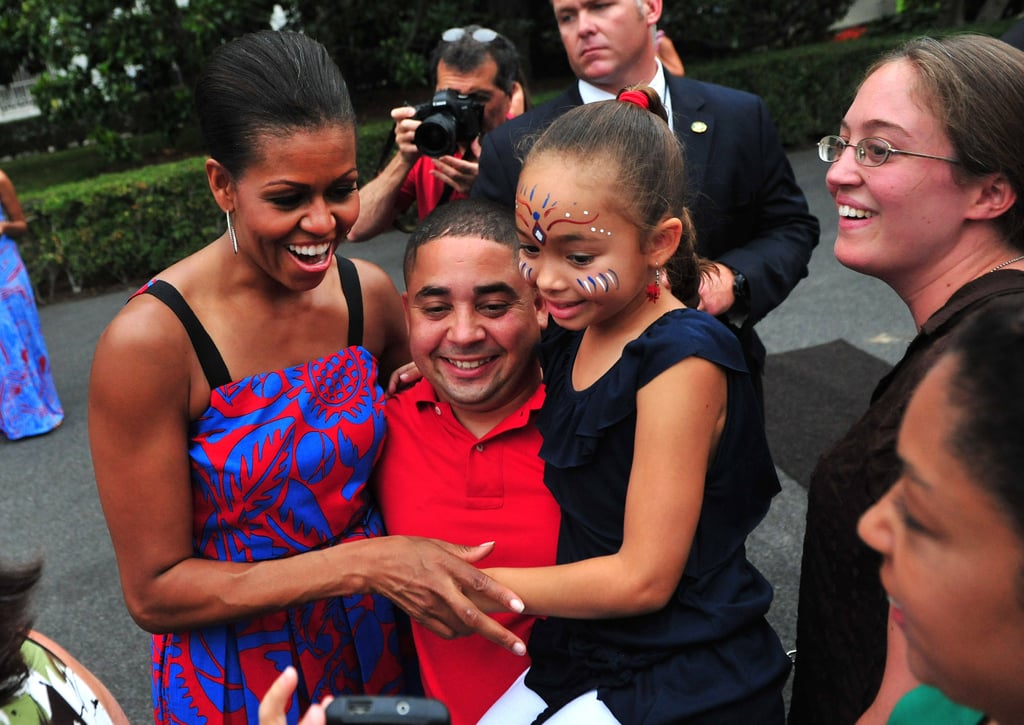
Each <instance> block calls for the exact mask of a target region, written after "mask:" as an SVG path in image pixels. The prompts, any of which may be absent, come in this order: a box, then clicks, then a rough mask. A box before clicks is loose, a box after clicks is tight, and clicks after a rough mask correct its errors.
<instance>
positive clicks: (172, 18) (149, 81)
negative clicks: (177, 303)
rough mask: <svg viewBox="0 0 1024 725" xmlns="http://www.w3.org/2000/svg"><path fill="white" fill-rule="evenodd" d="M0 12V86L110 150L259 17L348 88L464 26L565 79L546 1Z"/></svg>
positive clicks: (704, 40) (726, 0)
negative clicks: (23, 88) (307, 47)
mask: <svg viewBox="0 0 1024 725" xmlns="http://www.w3.org/2000/svg"><path fill="white" fill-rule="evenodd" d="M903 1H904V2H905V3H907V4H920V5H929V4H931V5H942V6H946V5H958V6H963V4H964V2H967V3H968V4H970V3H972V2H973V3H975V4H978V3H980V2H983V0H958V3H949V2H942V3H936V2H934V1H931V2H930V1H929V0H903ZM992 1H995V0H992ZM1001 1H1003V2H1005V0H1001ZM851 3H852V0H694V2H687V3H685V4H684V3H680V2H671V0H669V1H668V2H666V3H665V7H664V11H663V16H662V21H661V23H660V25H661V27H662V28H664V29H665V30H667V31H668V32H669V34H670V35H671V36H672V37H673V39H674V40H675V41H676V44H677V47H679V48H680V51H681V53H682V55H683V58H684V60H685V61H688V62H689V61H694V60H699V59H705V58H711V57H720V56H728V55H735V54H739V53H744V52H749V51H751V50H756V49H763V48H785V47H792V46H795V45H800V44H804V43H807V42H815V41H819V40H822V39H823V38H826V37H828V28H829V27H830V26H831V25H832V24H833V23H834V22H835V21H837V20H838V19H840V18H841V17H842V16H843V15H844V14H845V12H846V11H847V10H848V8H849V6H850V5H851ZM0 8H2V10H3V15H2V16H0V83H3V82H6V81H8V80H9V79H10V77H11V75H12V73H13V72H14V70H16V69H17V68H18V67H19V66H20V67H27V68H29V69H31V70H34V71H40V72H41V76H40V80H39V82H38V84H37V86H36V87H35V89H34V95H35V99H36V102H37V104H38V105H39V106H40V108H41V110H42V111H43V113H44V115H45V117H46V118H47V119H48V120H49V121H50V122H52V123H54V124H62V125H69V124H70V126H69V127H75V128H81V127H84V128H85V129H86V130H87V132H88V133H89V134H90V135H91V136H92V138H94V139H96V140H99V141H101V142H102V144H103V145H104V148H107V149H108V151H109V152H110V154H111V155H112V156H117V155H124V154H126V153H128V152H129V149H128V147H127V145H126V144H125V143H124V141H123V137H122V134H123V133H124V132H130V133H139V132H147V131H160V132H162V133H164V134H165V135H167V136H168V137H169V139H171V138H173V137H174V135H175V133H176V132H177V130H178V129H180V128H181V127H182V125H183V124H184V123H185V122H186V121H187V120H188V118H189V114H190V112H191V89H192V87H193V84H194V81H195V78H196V74H197V72H198V70H199V68H200V67H201V66H202V63H203V62H204V60H205V58H206V56H207V55H208V54H209V52H210V51H211V50H212V49H213V48H215V47H216V46H217V45H218V44H219V43H221V42H224V40H226V39H228V38H232V37H235V36H237V35H239V34H241V33H244V32H247V31H253V30H258V29H261V28H266V27H269V26H270V23H271V17H277V18H278V19H279V23H278V25H277V26H276V27H285V28H289V29H296V30H302V31H304V32H307V33H309V34H310V35H311V36H313V37H315V38H317V39H318V40H320V41H321V42H323V43H324V44H325V45H326V46H327V48H328V50H329V51H330V52H331V53H332V55H333V56H334V57H335V59H336V60H337V61H338V64H339V65H340V66H341V69H342V71H343V73H344V74H345V77H346V79H347V80H348V82H349V84H350V86H351V87H352V88H353V91H354V92H355V93H359V92H360V91H364V90H368V89H382V88H391V89H401V88H417V87H423V86H425V85H426V84H427V83H428V82H429V69H428V67H427V65H428V64H427V58H428V56H429V54H430V51H431V49H432V48H433V47H434V45H435V43H436V42H437V39H438V37H439V35H440V33H441V32H442V31H443V30H444V29H445V28H448V27H451V26H454V25H467V24H470V23H479V24H481V25H487V26H489V27H492V28H494V29H496V30H498V31H500V32H502V33H504V34H505V35H507V36H508V37H509V38H511V39H512V40H513V41H514V42H515V43H516V45H517V46H518V47H519V48H520V51H521V53H522V54H523V57H524V61H525V66H526V68H527V70H528V72H529V74H530V76H531V77H532V78H534V79H540V78H545V77H551V76H564V75H567V74H568V72H569V71H568V66H567V64H566V62H565V56H564V53H563V50H562V46H561V43H560V41H559V38H558V32H557V28H556V26H555V22H554V18H553V16H552V11H551V0H334V1H333V2H322V0H277V2H276V3H275V0H130V1H128V0H0ZM275 8H276V10H275ZM407 100H410V101H417V100H420V99H415V98H409V99H407Z"/></svg>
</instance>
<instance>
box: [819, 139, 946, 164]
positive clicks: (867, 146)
mask: <svg viewBox="0 0 1024 725" xmlns="http://www.w3.org/2000/svg"><path fill="white" fill-rule="evenodd" d="M847 146H852V147H853V149H854V155H853V157H854V158H855V159H856V160H857V163H858V164H860V165H861V166H881V165H882V164H884V163H885V162H886V161H888V160H889V157H890V156H892V155H893V154H903V155H904V156H920V157H921V158H923V159H938V160H939V161H948V162H949V163H951V164H959V163H960V162H959V161H958V160H957V159H951V158H949V157H948V156H933V155H932V154H921V153H918V152H917V151H901V150H900V149H894V148H893V147H892V144H891V143H889V142H888V141H886V140H885V139H881V138H862V139H861V140H860V141H859V142H858V143H856V144H852V143H850V142H849V141H847V140H846V139H844V138H843V137H842V136H823V137H822V139H821V141H819V142H818V158H820V159H821V160H822V161H826V162H828V163H830V164H834V163H835V162H836V161H838V160H839V157H840V156H842V155H843V151H845V150H846V147H847Z"/></svg>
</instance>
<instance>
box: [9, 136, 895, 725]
mask: <svg viewBox="0 0 1024 725" xmlns="http://www.w3.org/2000/svg"><path fill="white" fill-rule="evenodd" d="M791 159H792V161H793V164H794V167H795V169H796V171H797V176H798V178H799V179H800V180H801V183H802V185H803V187H804V189H805V191H806V192H807V194H808V197H809V200H810V203H811V207H812V211H813V212H814V213H815V214H817V215H818V217H819V219H821V224H822V229H823V234H822V241H821V244H820V246H819V247H818V249H817V250H816V252H815V255H814V258H813V260H812V262H811V274H810V277H809V278H808V279H806V280H804V281H803V282H801V283H800V285H799V286H798V287H797V289H796V290H795V291H794V293H793V294H792V295H791V297H790V298H789V299H788V300H787V301H786V302H785V303H784V304H783V305H782V306H781V307H780V308H779V309H778V310H776V311H775V312H774V313H772V314H771V315H770V316H769V317H768V319H767V320H765V321H764V322H762V323H761V324H760V325H759V330H760V331H761V334H762V336H763V338H764V340H765V343H766V345H767V346H768V349H769V353H772V354H776V355H778V354H781V353H787V352H792V351H798V350H802V349H805V348H809V347H813V346H817V345H821V344H822V343H828V342H830V341H833V340H837V339H841V340H844V341H845V342H846V343H848V344H849V345H850V346H852V347H854V348H857V349H858V350H860V351H863V352H864V353H868V354H870V355H871V356H873V358H877V360H881V361H887V362H888V363H892V362H895V361H896V360H897V359H898V358H899V356H900V354H901V353H902V350H903V349H904V348H905V347H906V345H907V343H908V341H909V339H910V337H911V335H912V334H913V329H912V324H911V321H910V317H909V315H908V314H907V313H906V311H905V309H904V308H903V307H902V305H901V304H900V302H899V300H898V299H897V298H896V297H895V295H894V294H893V293H892V292H891V291H890V290H889V289H888V288H887V287H885V286H884V285H882V284H881V283H879V282H877V281H874V280H871V279H868V278H866V277H863V276H861V275H857V274H854V273H852V272H850V271H848V270H846V269H844V268H843V267H841V266H840V265H839V264H838V263H836V261H835V259H834V258H833V256H832V241H833V239H834V230H835V224H836V214H835V209H834V207H833V205H832V201H831V199H830V198H829V197H828V195H827V193H825V190H824V181H823V179H824V171H825V167H824V164H821V163H820V162H819V161H818V160H817V157H816V156H815V154H814V152H813V151H800V152H797V153H795V154H793V155H792V156H791ZM402 249H403V237H402V235H399V234H389V235H386V237H383V238H381V239H378V240H375V241H374V242H370V243H368V244H364V245H361V246H353V247H349V248H348V249H347V251H348V252H349V253H350V254H352V255H353V256H358V257H363V258H366V259H372V260H374V261H376V262H378V263H379V264H381V265H382V266H383V267H384V268H385V269H387V270H388V271H389V272H390V273H391V274H392V275H393V276H394V277H395V279H396V280H397V283H398V284H399V286H400V287H401V281H400V279H401V278H400V259H401V254H402ZM128 292H129V290H123V291H120V292H115V293H112V294H106V295H102V296H99V297H92V298H87V299H81V300H75V301H70V302H62V303H58V304H53V305H48V306H46V307H43V308H42V309H41V311H40V314H41V317H42V323H43V329H44V332H45V335H46V339H47V344H48V345H49V350H50V355H51V359H52V361H53V368H54V373H55V376H56V382H57V387H58V390H59V392H60V395H61V399H62V402H63V404H64V408H65V411H66V421H65V423H64V425H63V426H62V427H61V428H59V429H58V430H57V431H55V432H53V433H51V434H49V435H46V436H43V437H40V438H36V439H29V440H24V441H19V442H17V443H9V442H7V441H5V440H0V486H2V490H3V492H4V497H5V501H4V506H3V514H2V518H0V522H2V525H0V551H2V552H3V555H4V556H5V557H11V558H15V559H23V558H26V557H29V556H35V555H42V556H44V557H45V559H46V572H45V576H44V582H43V586H42V591H41V595H40V596H39V597H38V599H37V607H36V608H37V611H38V614H39V616H38V618H37V626H38V628H39V629H40V630H42V631H44V632H46V633H47V634H49V635H50V636H52V637H54V638H55V639H56V640H58V641H59V642H61V643H62V644H63V645H64V646H65V647H67V648H68V649H69V650H70V651H71V652H72V653H73V654H74V655H76V656H77V657H78V658H79V659H81V660H82V661H83V662H85V663H86V664H87V665H88V666H89V667H90V668H92V669H93V671H94V672H95V673H96V674H97V675H98V676H99V677H100V678H101V679H102V680H103V681H104V682H105V683H106V684H107V685H108V687H109V688H110V689H111V691H112V692H113V693H114V695H115V696H116V697H117V698H118V699H119V700H120V701H121V703H122V705H123V706H124V708H125V711H126V712H127V713H128V716H129V717H130V718H131V720H132V722H135V723H144V722H147V721H149V719H150V717H151V710H150V694H149V667H150V665H149V642H148V636H147V635H146V634H145V633H144V632H142V631H141V630H139V629H138V628H137V627H136V626H135V625H134V623H133V622H132V621H131V619H130V618H129V617H128V615H127V612H126V610H125V607H124V603H123V601H122V599H121V592H120V586H119V583H118V579H117V569H116V564H115V562H114V556H113V551H112V549H111V545H110V540H109V537H108V535H107V531H106V526H105V524H104V521H103V516H102V513H101V511H100V507H99V503H98V501H97V497H96V491H95V482H94V480H93V474H92V465H91V462H90V459H89V450H88V440H87V430H86V392H87V385H88V374H89V365H90V362H91V359H92V352H93V349H94V347H95V345H96V340H97V338H98V336H99V334H100V332H101V331H102V329H103V328H104V326H105V325H106V324H107V322H108V321H109V320H110V318H111V317H112V316H113V315H114V314H115V313H116V311H117V310H118V308H119V307H120V305H121V304H122V303H123V301H124V299H125V298H126V296H127V294H128ZM779 359H781V358H779ZM868 359H869V360H871V359H872V358H868ZM877 360H875V362H876V363H877ZM824 373H825V374H826V375H827V374H828V371H824ZM772 375H773V373H772V367H771V358H770V359H769V368H768V372H767V377H766V389H767V390H769V391H770V389H771V386H772V385H773V378H772ZM124 382H125V385H131V384H132V382H133V381H132V380H131V379H129V378H127V377H126V379H125V381H124ZM833 382H834V383H835V384H836V385H837V386H838V387H840V388H849V387H850V386H851V382H850V381H849V380H846V379H840V380H835V381H833ZM858 385H859V387H862V388H865V389H863V390H858V389H854V390H846V392H847V393H849V394H850V396H851V399H853V400H865V401H866V398H867V395H868V393H869V392H870V390H869V386H866V385H865V384H863V383H858ZM780 406H781V407H780V410H778V411H771V412H770V414H769V424H770V430H769V433H770V435H771V436H772V437H773V441H775V440H779V441H780V449H782V448H785V447H786V445H787V444H792V443H793V442H794V436H795V435H796V434H795V431H797V430H799V429H800V427H801V425H802V424H805V423H806V421H805V420H804V417H805V416H804V415H803V414H802V413H801V412H800V411H798V410H794V411H790V410H789V409H788V408H786V407H785V402H783V403H781V404H780ZM845 407H846V406H840V405H834V406H833V408H835V409H830V410H825V411H823V413H824V414H825V415H826V416H828V417H830V418H831V419H834V420H836V421H839V422H841V421H842V420H844V419H845V418H847V417H849V416H851V415H855V414H856V413H857V411H856V410H849V409H839V408H845ZM772 413H777V415H772ZM773 420H774V423H773ZM772 426H773V427H774V429H772ZM797 443H798V442H797ZM815 445H816V444H815ZM773 446H774V443H773ZM790 447H792V446H791V445H790ZM797 447H799V445H797ZM810 455H811V457H812V458H813V456H814V455H816V454H810ZM776 458H777V463H778V464H779V466H780V468H781V469H782V472H783V478H784V490H783V493H782V494H781V495H780V496H779V497H778V498H777V500H776V502H775V504H774V505H773V508H772V511H771V513H770V514H769V517H768V519H767V520H766V521H765V522H764V523H763V524H762V526H761V527H760V528H759V530H758V532H757V533H756V536H755V537H754V539H753V540H752V541H751V542H750V545H749V550H750V552H751V555H752V558H754V559H755V560H756V563H757V564H758V566H759V567H761V568H762V570H763V571H764V573H765V575H766V576H767V577H768V578H769V579H770V580H771V581H772V582H773V583H774V584H775V587H776V599H775V604H774V605H773V609H772V612H771V619H772V621H773V624H775V626H776V627H777V629H778V630H779V633H780V636H781V637H782V639H783V642H784V643H785V644H786V645H787V646H792V644H793V639H794V636H793V632H794V617H795V595H796V590H797V584H798V582H797V579H798V576H799V558H800V545H801V541H802V537H803V515H804V506H805V503H806V494H805V492H804V488H803V487H802V486H801V483H802V481H801V480H798V479H801V478H802V477H803V473H800V474H797V473H793V472H791V471H787V470H786V466H787V464H786V463H785V462H784V461H782V460H780V458H779V456H778V455H777V456H776ZM794 460H795V459H794ZM790 467H791V468H796V465H795V464H792V465H791V466H790ZM138 481H139V486H140V487H144V486H155V485H160V482H159V481H154V480H150V479H149V478H147V475H146V472H145V471H139V472H138Z"/></svg>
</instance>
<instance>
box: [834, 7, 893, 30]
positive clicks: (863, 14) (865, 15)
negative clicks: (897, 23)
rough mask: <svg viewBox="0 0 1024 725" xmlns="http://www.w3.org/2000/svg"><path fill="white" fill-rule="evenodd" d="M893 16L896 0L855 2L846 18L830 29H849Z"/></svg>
mask: <svg viewBox="0 0 1024 725" xmlns="http://www.w3.org/2000/svg"><path fill="white" fill-rule="evenodd" d="M895 14H896V0H855V2H854V3H853V5H851V6H850V10H849V12H847V13H846V16H845V17H844V18H843V19H842V20H840V21H839V22H837V23H835V24H834V25H833V26H832V27H833V28H834V29H840V28H849V27H852V26H854V25H860V24H861V23H869V22H871V21H872V20H878V19H879V18H884V17H885V16H887V15H895Z"/></svg>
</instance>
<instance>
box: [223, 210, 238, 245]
mask: <svg viewBox="0 0 1024 725" xmlns="http://www.w3.org/2000/svg"><path fill="white" fill-rule="evenodd" d="M224 216H226V217H227V219H228V236H229V237H231V248H232V249H234V250H235V254H238V237H236V236H235V225H234V224H232V223H231V212H229V211H226V212H224Z"/></svg>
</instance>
